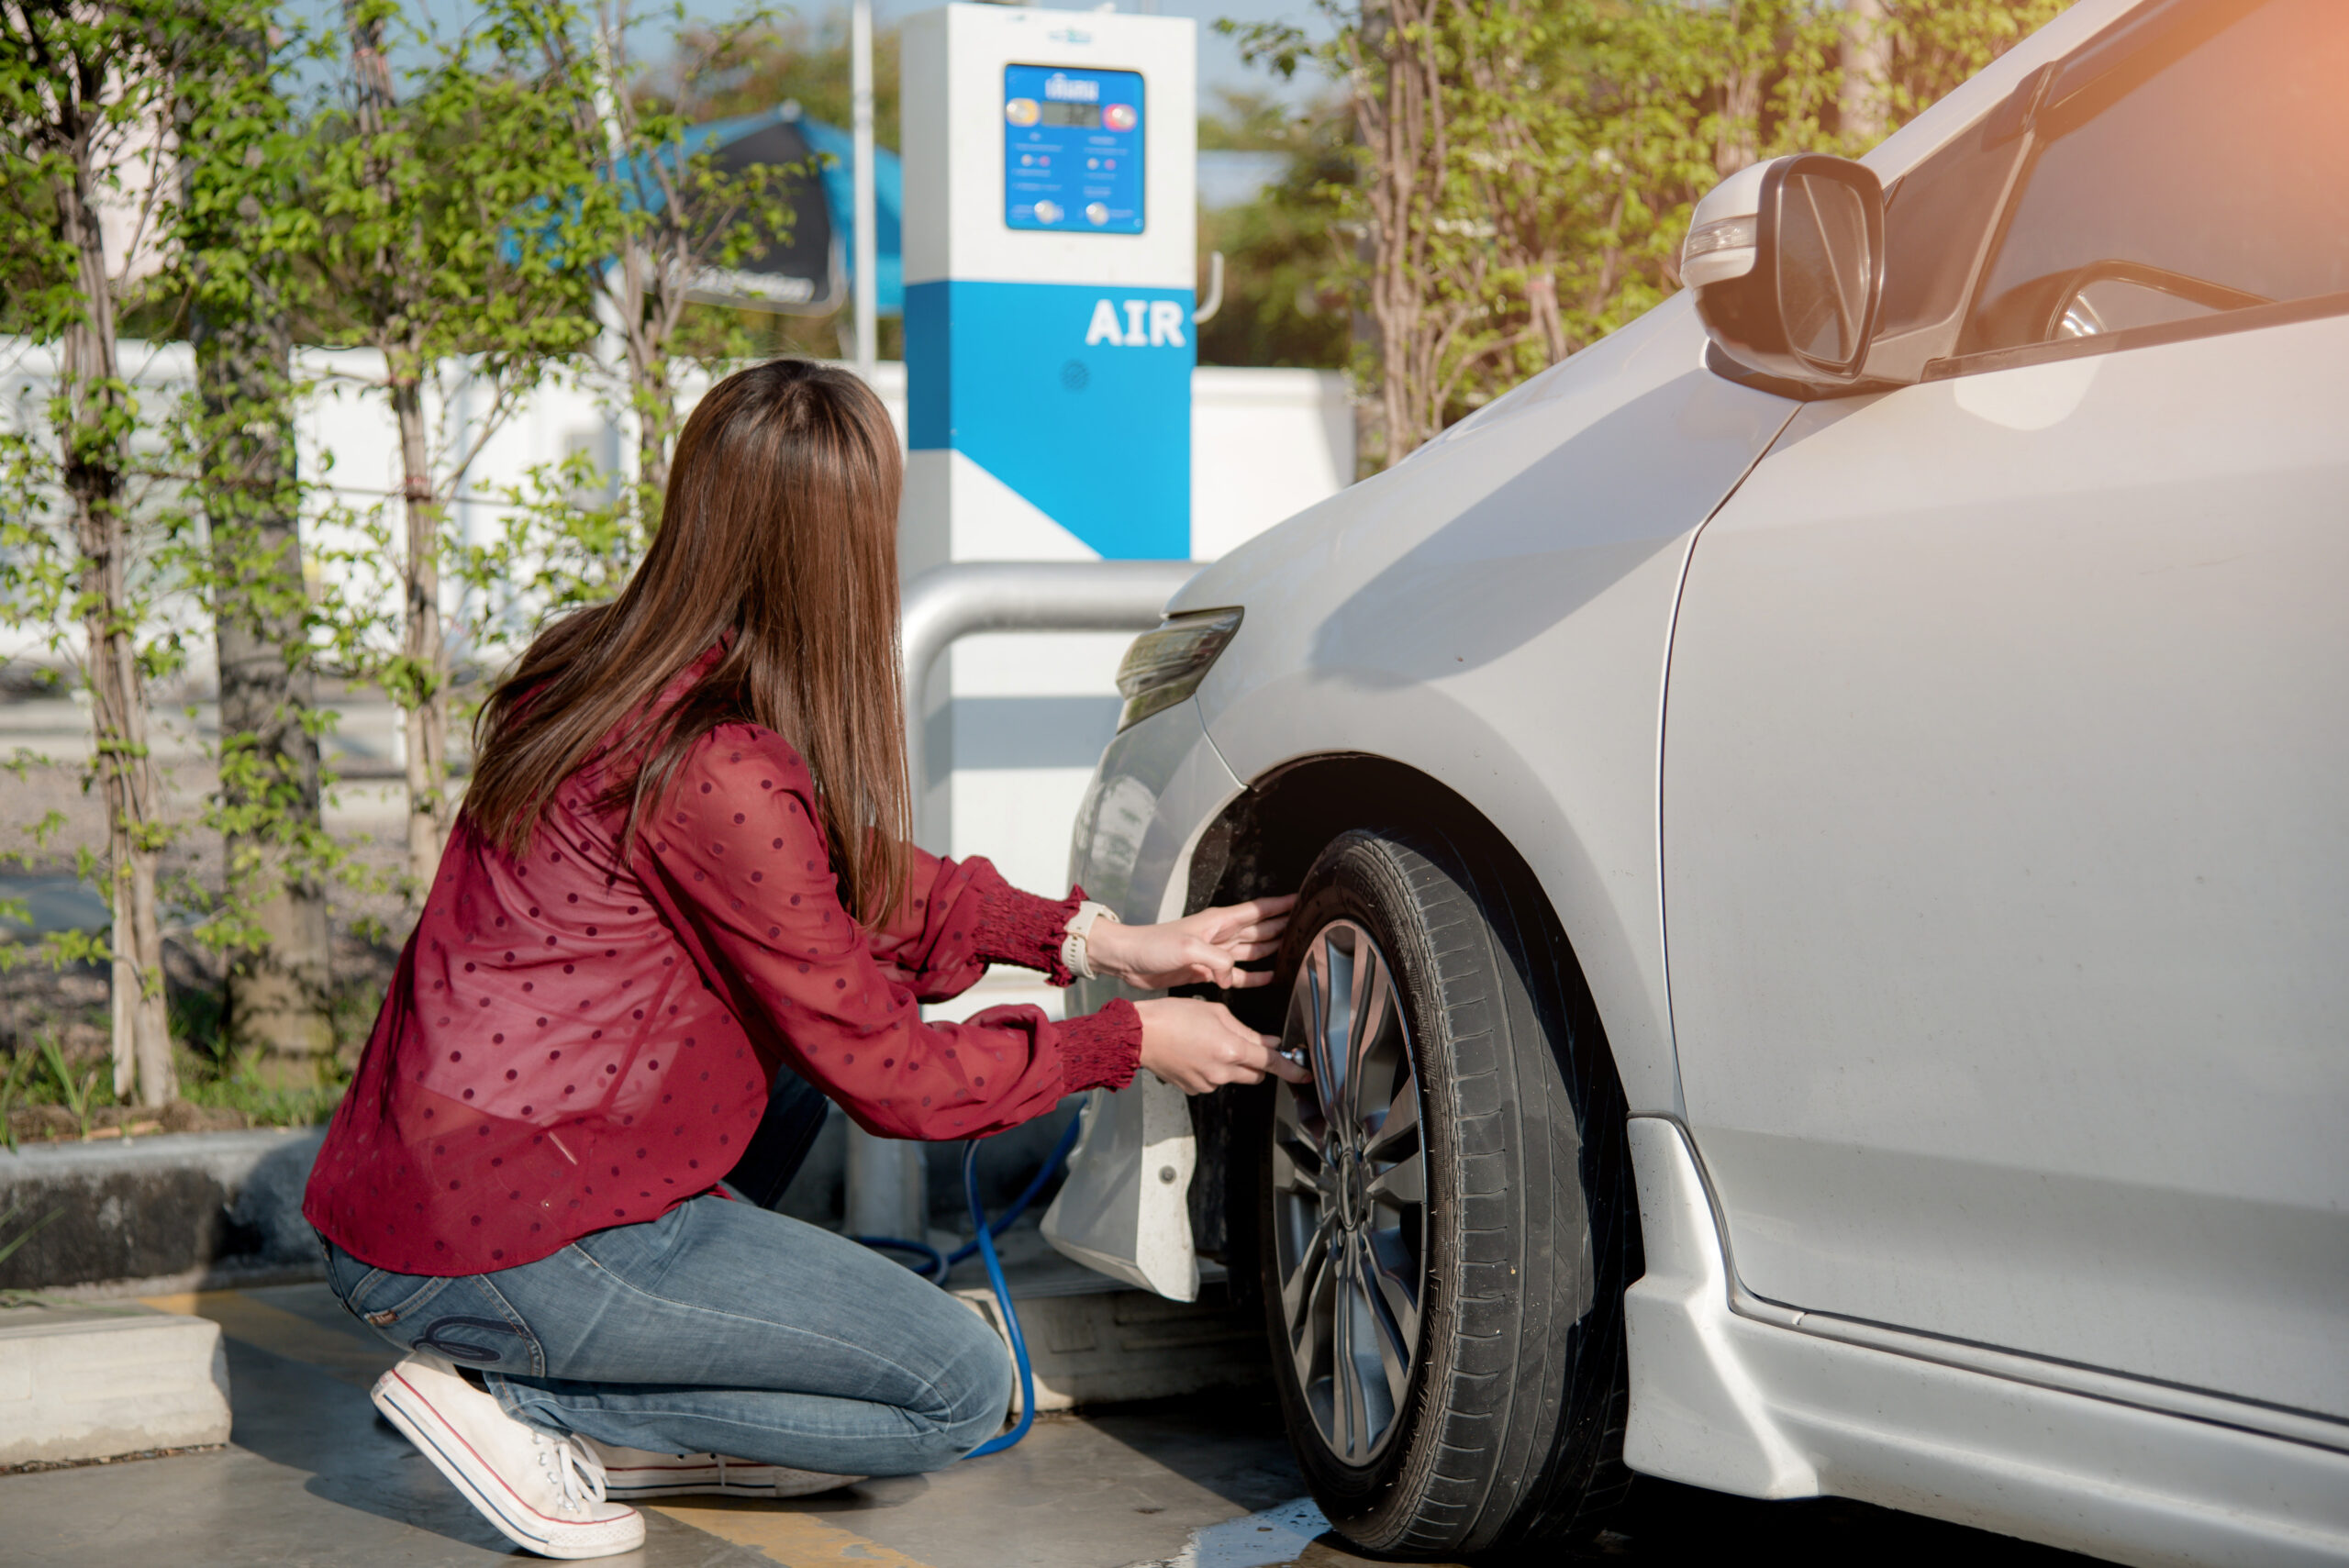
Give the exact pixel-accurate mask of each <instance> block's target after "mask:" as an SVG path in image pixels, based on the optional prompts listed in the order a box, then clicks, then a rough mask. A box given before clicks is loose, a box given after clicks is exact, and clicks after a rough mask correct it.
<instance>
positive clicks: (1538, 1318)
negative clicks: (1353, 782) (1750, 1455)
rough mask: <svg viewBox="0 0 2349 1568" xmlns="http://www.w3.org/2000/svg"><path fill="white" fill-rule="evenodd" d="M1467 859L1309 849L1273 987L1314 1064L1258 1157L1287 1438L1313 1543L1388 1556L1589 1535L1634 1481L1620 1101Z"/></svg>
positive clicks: (1280, 1090)
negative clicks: (1311, 1514)
mask: <svg viewBox="0 0 2349 1568" xmlns="http://www.w3.org/2000/svg"><path fill="white" fill-rule="evenodd" d="M1490 860H1491V857H1489V856H1479V857H1474V858H1472V857H1470V856H1468V855H1464V854H1463V853H1462V852H1461V851H1460V849H1459V848H1458V847H1457V846H1456V845H1455V844H1454V843H1453V841H1452V840H1448V839H1446V838H1444V837H1442V836H1440V835H1435V834H1429V833H1413V834H1409V835H1405V834H1402V833H1396V832H1380V831H1353V832H1348V833H1346V834H1344V835H1342V836H1341V837H1340V838H1339V839H1337V840H1335V841H1334V842H1332V843H1331V844H1330V845H1329V847H1328V848H1327V849H1326V850H1324V851H1322V853H1321V854H1320V856H1319V858H1318V859H1317V860H1316V861H1315V862H1314V863H1313V866H1312V868H1311V870H1310V871H1309V872H1308V873H1307V875H1306V878H1305V882H1304V885H1303V887H1302V889H1301V890H1300V891H1301V896H1300V898H1299V900H1298V904H1297V911H1296V914H1295V916H1294V917H1293V919H1292V921H1291V924H1290V928H1289V931H1288V934H1287V936H1286V940H1285V941H1284V944H1283V951H1282V955H1281V969H1280V973H1281V977H1282V980H1283V982H1285V983H1286V984H1287V986H1288V994H1289V996H1290V1006H1289V1009H1288V1015H1287V1020H1286V1025H1285V1027H1284V1039H1283V1043H1284V1046H1285V1047H1286V1048H1287V1049H1290V1050H1299V1049H1303V1050H1306V1051H1308V1056H1311V1055H1312V1054H1313V1051H1314V1041H1315V1039H1316V1031H1319V1037H1320V1039H1321V1041H1322V1044H1321V1051H1322V1053H1323V1055H1325V1056H1327V1057H1328V1059H1329V1060H1327V1061H1323V1060H1321V1059H1320V1058H1319V1057H1317V1058H1315V1060H1316V1062H1317V1065H1316V1081H1315V1084H1313V1085H1312V1087H1311V1088H1310V1089H1308V1090H1305V1091H1302V1092H1299V1091H1294V1090H1292V1089H1290V1087H1289V1086H1288V1085H1286V1084H1275V1086H1274V1088H1273V1091H1272V1094H1271V1095H1270V1097H1269V1101H1268V1103H1267V1106H1268V1108H1267V1111H1266V1113H1265V1115H1264V1116H1263V1117H1260V1118H1259V1120H1258V1129H1257V1135H1256V1136H1255V1137H1254V1139H1253V1141H1254V1142H1255V1143H1256V1144H1257V1147H1258V1151H1259V1158H1258V1163H1257V1169H1256V1172H1255V1174H1256V1177H1257V1180H1256V1184H1255V1185H1256V1196H1257V1200H1258V1212H1257V1214H1256V1216H1255V1218H1256V1220H1257V1224H1256V1226H1255V1229H1256V1232H1257V1243H1258V1245H1257V1251H1258V1257H1259V1263H1260V1268H1261V1271H1262V1283H1263V1290H1264V1310H1265V1320H1266V1325H1267V1329H1268V1333H1269V1335H1270V1338H1271V1341H1272V1344H1271V1350H1272V1360H1273V1366H1274V1379H1275V1385H1277V1387H1278V1388H1279V1391H1280V1399H1281V1403H1282V1407H1283V1410H1284V1413H1285V1414H1286V1418H1287V1422H1288V1429H1289V1433H1290V1437H1291V1440H1292V1442H1293V1444H1294V1446H1295V1448H1296V1450H1297V1458H1298V1461H1299V1462H1300V1464H1301V1465H1302V1467H1303V1469H1304V1471H1305V1474H1306V1477H1307V1480H1308V1484H1309V1485H1310V1486H1311V1488H1312V1493H1313V1496H1314V1499H1315V1500H1316V1502H1318V1503H1319V1505H1320V1507H1321V1509H1322V1512H1323V1514H1324V1515H1325V1516H1326V1517H1327V1518H1329V1520H1330V1524H1331V1525H1332V1526H1334V1527H1335V1528H1336V1529H1337V1530H1338V1532H1339V1533H1340V1534H1341V1535H1342V1536H1344V1537H1345V1538H1346V1539H1347V1540H1351V1541H1353V1542H1354V1543H1355V1544H1356V1545H1358V1546H1361V1547H1363V1548H1365V1549H1367V1550H1369V1551H1375V1552H1379V1553H1383V1554H1388V1555H1393V1556H1403V1557H1425V1556H1447V1557H1449V1556H1457V1555H1464V1554H1470V1553H1477V1552H1484V1551H1495V1550H1500V1549H1509V1548H1516V1547H1521V1546H1525V1545H1529V1544H1532V1543H1534V1542H1538V1541H1550V1540H1566V1539H1575V1538H1579V1537H1585V1536H1587V1535H1588V1534H1590V1533H1592V1532H1594V1531H1595V1530H1596V1529H1598V1524H1599V1521H1600V1520H1601V1518H1603V1517H1604V1516H1605V1515H1606V1514H1607V1513H1608V1511H1609V1509H1610V1508H1611V1507H1613V1506H1614V1505H1615V1504H1616V1503H1617V1502H1619V1501H1620V1498H1621V1496H1622V1495H1623V1494H1624V1492H1625V1491H1626V1490H1627V1489H1628V1487H1629V1485H1630V1480H1631V1476H1630V1473H1629V1472H1628V1471H1626V1470H1625V1469H1624V1467H1623V1463H1622V1449H1623V1422H1624V1417H1625V1413H1626V1410H1627V1407H1628V1403H1629V1396H1628V1390H1627V1370H1626V1362H1625V1354H1624V1339H1623V1290H1624V1286H1625V1285H1626V1284H1627V1283H1628V1280H1629V1277H1630V1276H1631V1272H1632V1271H1633V1269H1634V1268H1635V1265H1636V1251H1637V1246H1638V1240H1637V1227H1636V1221H1635V1214H1636V1210H1635V1209H1634V1208H1633V1207H1631V1185H1630V1182H1629V1179H1628V1172H1627V1161H1626V1158H1625V1151H1624V1139H1623V1123H1624V1111H1623V1101H1622V1091H1621V1088H1620V1084H1618V1082H1617V1079H1616V1076H1615V1073H1614V1068H1613V1064H1612V1062H1611V1060H1610V1059H1609V1056H1608V1054H1607V1051H1606V1049H1605V1046H1604V1043H1603V1042H1602V1041H1601V1040H1600V1039H1599V1035H1598V1023H1597V1018H1596V1015H1595V1014H1594V1013H1593V1012H1592V1011H1591V1009H1590V1006H1589V1004H1588V1001H1587V998H1586V992H1585V991H1584V988H1583V986H1582V983H1581V978H1580V973H1579V971H1578V970H1576V968H1575V964H1574V962H1573V959H1572V956H1571V954H1570V953H1569V952H1568V951H1567V949H1566V947H1565V943H1564V940H1563V937H1562V935H1561V934H1560V933H1558V932H1557V930H1556V929H1555V927H1554V925H1553V922H1552V921H1551V919H1550V917H1549V915H1548V911H1547V906H1546V905H1545V904H1543V903H1542V900H1541V898H1540V896H1539V894H1538V891H1537V890H1535V889H1534V888H1532V886H1531V881H1530V878H1525V877H1523V876H1522V875H1521V874H1520V875H1519V876H1516V877H1512V876H1510V875H1509V874H1508V873H1506V872H1502V871H1498V870H1495V869H1491V868H1490V866H1489V862H1490ZM1365 955H1366V956H1365ZM1317 965H1318V971H1317ZM1382 970H1383V972H1384V973H1385V975H1386V980H1385V982H1384V984H1386V986H1387V991H1386V995H1388V996H1389V997H1390V998H1391V1000H1390V1001H1389V1002H1388V1003H1386V1004H1384V1005H1383V1006H1384V1007H1385V1011H1384V1012H1383V1013H1382V1012H1381V1006H1382V1005H1381V1004H1380V1003H1378V1001H1377V999H1376V997H1377V994H1378V993H1377V990H1376V988H1377V986H1378V985H1379V984H1381V982H1380V980H1379V973H1380V972H1381V971H1382ZM1341 971H1342V972H1343V973H1341ZM1317 973H1318V974H1319V978H1316V977H1315V976H1316V974H1317ZM1341 993H1342V994H1343V995H1344V997H1345V1003H1344V1005H1343V1006H1341V1004H1340V1002H1339V1001H1337V1000H1335V999H1334V998H1335V997H1336V996H1337V995H1340V994H1341ZM1374 1015H1377V1016H1374ZM1374 1037H1375V1038H1374ZM1341 1039H1342V1040H1345V1041H1346V1042H1347V1043H1346V1044H1345V1045H1344V1047H1343V1048H1342V1050H1341V1047H1340V1046H1339V1044H1338V1043H1337V1042H1338V1041H1339V1040H1341ZM1340 1057H1346V1058H1349V1060H1348V1061H1347V1062H1345V1064H1344V1065H1343V1066H1340V1065H1337V1062H1338V1059H1339V1058H1340ZM1398 1062H1400V1063H1404V1064H1407V1065H1408V1072H1409V1073H1410V1075H1411V1079H1412V1083H1411V1084H1408V1085H1406V1084H1404V1083H1403V1080H1402V1077H1401V1073H1402V1072H1403V1070H1404V1067H1403V1066H1402V1065H1398V1064H1397V1063H1398ZM1350 1085H1351V1092H1352V1093H1353V1098H1352V1099H1349V1097H1348V1095H1349V1092H1350ZM1407 1088H1408V1091H1409V1092H1408V1094H1407V1093H1406V1090H1407ZM1390 1091H1391V1093H1390ZM1325 1096H1326V1097H1327V1099H1328V1101H1329V1103H1328V1104H1327V1105H1324V1104H1323V1103H1322V1101H1323V1099H1324V1098H1325ZM1381 1100H1386V1101H1387V1103H1386V1106H1385V1107H1384V1109H1383V1110H1381V1109H1379V1108H1378V1102H1380V1101H1381ZM1407 1101H1409V1102H1413V1103H1415V1105H1416V1113H1415V1114H1416V1117H1417V1129H1416V1131H1413V1130H1411V1129H1408V1128H1406V1127H1405V1126H1404V1123H1405V1121H1406V1119H1407V1118H1408V1117H1409V1116H1410V1115H1412V1114H1414V1112H1413V1110H1412V1108H1411V1106H1410V1105H1407ZM1317 1118H1318V1120H1317ZM1267 1121H1268V1122H1269V1125H1266V1123H1267ZM1398 1129H1399V1130H1398ZM1414 1145H1416V1147H1415V1148H1414V1147H1412V1146H1414ZM1317 1149H1318V1155H1317V1153H1316V1151H1317ZM1317 1158H1318V1160H1319V1164H1318V1165H1316V1164H1315V1162H1316V1160H1317ZM1414 1158H1415V1159H1416V1161H1417V1166H1416V1169H1417V1172H1418V1177H1417V1180H1416V1186H1417V1189H1418V1192H1419V1202H1418V1203H1417V1205H1416V1218H1414V1206H1413V1204H1412V1202H1411V1201H1410V1200H1411V1198H1412V1195H1413V1188H1414V1186H1415V1181H1414V1179H1413V1177H1412V1174H1411V1173H1412V1169H1413V1166H1412V1160H1413V1159H1414ZM1308 1166H1312V1167H1313V1168H1312V1169H1309V1170H1308ZM1415 1232H1416V1234H1415ZM1316 1238H1319V1239H1320V1240H1319V1241H1318V1242H1317V1240H1316ZM1317 1245H1318V1246H1319V1251H1320V1257H1321V1261H1320V1262H1319V1264H1318V1265H1317V1264H1315V1263H1314V1262H1313V1257H1314V1253H1315V1249H1316V1247H1317ZM1349 1260H1351V1261H1349ZM1415 1267H1416V1272H1417V1273H1418V1275H1419V1284H1418V1290H1417V1293H1416V1298H1415V1299H1414V1297H1413V1294H1412V1292H1411V1291H1410V1290H1409V1289H1408V1288H1406V1287H1407V1284H1408V1276H1409V1275H1410V1274H1411V1273H1413V1272H1414V1268H1415ZM1317 1269H1318V1273H1317V1272H1316V1271H1317ZM1317 1291H1318V1292H1319V1294H1316V1293H1317ZM1325 1301H1326V1302H1327V1303H1328V1307H1329V1309H1328V1311H1327V1312H1326V1314H1324V1313H1322V1312H1321V1311H1320V1308H1319V1307H1318V1306H1316V1305H1315V1304H1316V1303H1321V1302H1325ZM1406 1341H1408V1352H1409V1353H1408V1360H1407V1361H1406V1362H1403V1363H1402V1364H1401V1366H1400V1367H1399V1368H1398V1367H1397V1364H1396V1363H1395V1362H1394V1361H1393V1360H1392V1359H1391V1358H1392V1357H1393V1356H1394V1354H1395V1352H1396V1351H1397V1347H1398V1346H1403V1345H1405V1343H1406ZM1365 1343H1367V1344H1368V1346H1369V1348H1370V1349H1371V1350H1372V1351H1375V1356H1365V1354H1364V1347H1365ZM1347 1368H1352V1369H1354V1370H1353V1373H1351V1374H1350V1373H1348V1372H1347V1371H1346V1370H1345V1369H1347ZM1398 1392H1399V1394H1400V1397H1399V1398H1398V1397H1396V1395H1397V1393H1398ZM1382 1407H1383V1411H1382ZM1382 1413H1383V1415H1384V1423H1383V1425H1382V1424H1381V1416H1382Z"/></svg>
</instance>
